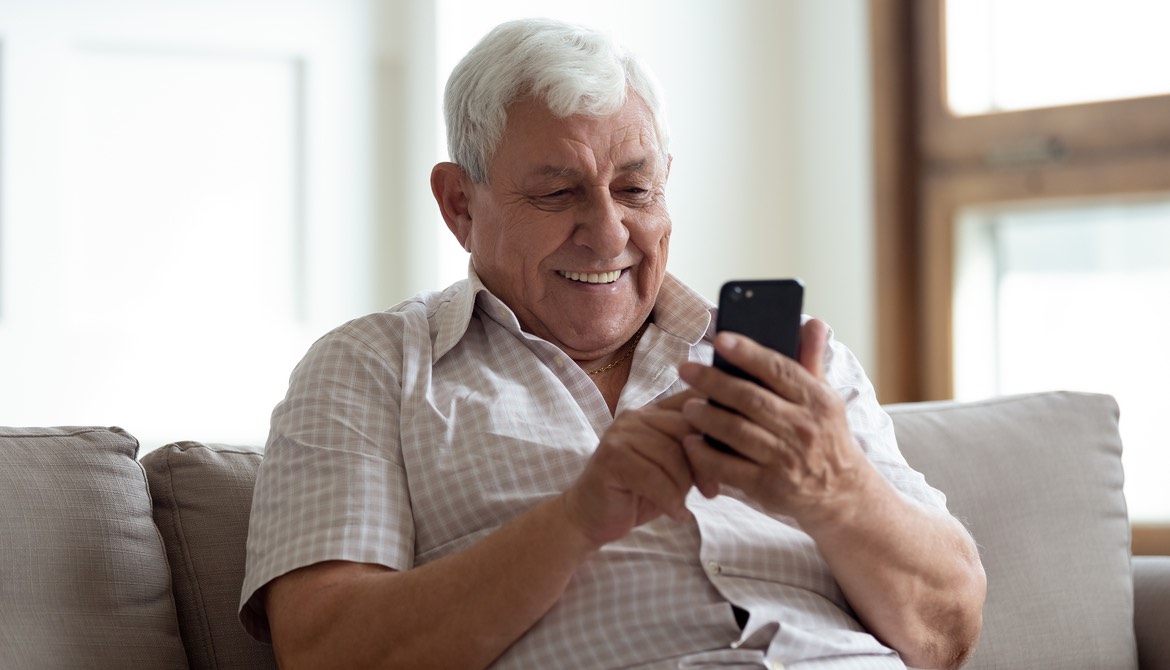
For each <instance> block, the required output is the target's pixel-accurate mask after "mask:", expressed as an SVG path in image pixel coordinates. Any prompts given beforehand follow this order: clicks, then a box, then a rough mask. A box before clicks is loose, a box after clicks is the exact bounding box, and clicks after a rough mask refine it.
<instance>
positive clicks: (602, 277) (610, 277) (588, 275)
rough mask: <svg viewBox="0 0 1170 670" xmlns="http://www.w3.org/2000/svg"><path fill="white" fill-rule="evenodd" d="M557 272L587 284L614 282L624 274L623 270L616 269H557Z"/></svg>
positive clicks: (566, 277)
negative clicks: (604, 270)
mask: <svg viewBox="0 0 1170 670" xmlns="http://www.w3.org/2000/svg"><path fill="white" fill-rule="evenodd" d="M557 274H559V275H560V276H562V277H564V278H565V279H571V280H573V281H579V282H584V283H586V284H612V283H613V282H615V281H617V279H618V277H620V276H622V271H621V270H614V271H612V272H565V271H564V270H557Z"/></svg>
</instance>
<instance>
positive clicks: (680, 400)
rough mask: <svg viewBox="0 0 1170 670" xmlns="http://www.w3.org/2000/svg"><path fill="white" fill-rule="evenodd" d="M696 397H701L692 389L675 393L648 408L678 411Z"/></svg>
mask: <svg viewBox="0 0 1170 670" xmlns="http://www.w3.org/2000/svg"><path fill="white" fill-rule="evenodd" d="M684 365H686V364H685V363H684ZM696 365H700V366H701V364H696ZM698 397H701V396H700V394H699V393H698V392H697V391H695V390H694V389H686V390H684V391H680V392H678V393H675V394H674V395H672V396H670V397H668V398H663V399H662V400H659V401H657V402H655V403H653V404H651V405H650V407H655V408H658V409H664V410H674V411H678V410H680V409H682V406H683V405H684V404H686V402H687V401H688V400H690V399H691V398H698Z"/></svg>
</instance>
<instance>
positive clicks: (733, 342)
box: [715, 333, 739, 350]
mask: <svg viewBox="0 0 1170 670" xmlns="http://www.w3.org/2000/svg"><path fill="white" fill-rule="evenodd" d="M715 340H716V342H715V343H716V344H718V345H719V347H720V348H722V349H728V350H731V349H734V348H735V347H736V346H737V345H738V344H739V340H738V338H736V337H735V336H734V335H732V334H731V333H719V334H718V335H716V336H715Z"/></svg>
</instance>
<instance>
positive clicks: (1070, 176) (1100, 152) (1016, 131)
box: [870, 0, 1170, 554]
mask: <svg viewBox="0 0 1170 670" xmlns="http://www.w3.org/2000/svg"><path fill="white" fill-rule="evenodd" d="M870 38H871V53H872V56H873V58H872V73H871V74H872V81H873V130H874V134H873V137H874V147H873V152H874V154H873V155H874V159H873V160H874V163H873V165H874V174H875V182H874V208H875V211H874V216H875V237H874V239H875V240H876V244H875V255H876V258H875V263H876V269H877V293H876V296H875V297H876V306H877V310H876V312H877V314H878V320H877V324H876V338H877V339H876V351H877V356H878V361H877V367H876V370H877V391H878V397H879V398H880V399H881V400H882V402H910V401H920V400H935V399H946V398H951V397H953V374H954V373H953V366H952V345H951V342H952V325H951V324H952V302H951V294H952V287H953V272H954V264H953V256H954V236H953V221H954V220H955V217H956V215H957V214H958V213H959V212H960V211H962V210H963V209H964V208H967V207H970V206H976V205H987V204H993V203H994V204H1001V203H1013V202H1025V201H1035V200H1051V201H1058V200H1076V199H1083V198H1092V197H1102V196H1114V195H1116V196H1125V195H1136V194H1141V193H1158V192H1161V193H1167V192H1170V95H1162V96H1153V97H1147V98H1136V99H1130V100H1115V101H1108V102H1097V103H1087V104H1079V105H1068V106H1062V107H1052V108H1045V109H1034V110H1022V111H1013V112H1000V113H993V114H985V115H977V116H962V117H960V116H955V115H953V114H951V113H950V112H949V111H948V110H947V108H946V103H945V97H944V95H945V90H946V89H945V86H946V82H945V72H944V71H943V67H942V63H943V59H942V53H943V40H944V30H943V0H870ZM1133 550H1134V553H1136V554H1170V525H1135V527H1134V528H1133Z"/></svg>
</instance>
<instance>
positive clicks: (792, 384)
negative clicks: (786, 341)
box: [703, 332, 815, 404]
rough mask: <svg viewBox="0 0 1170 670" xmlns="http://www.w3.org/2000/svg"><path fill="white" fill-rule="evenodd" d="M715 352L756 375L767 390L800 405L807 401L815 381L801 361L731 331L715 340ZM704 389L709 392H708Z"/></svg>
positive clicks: (721, 334)
mask: <svg viewBox="0 0 1170 670" xmlns="http://www.w3.org/2000/svg"><path fill="white" fill-rule="evenodd" d="M813 348H815V346H814V347H813ZM715 350H716V351H717V352H719V355H721V356H722V357H723V358H725V359H726V360H727V361H728V362H730V363H731V364H733V365H735V366H737V367H739V368H740V369H741V370H743V371H745V372H747V373H749V374H751V375H753V376H755V377H756V378H757V379H759V380H760V382H761V383H762V384H763V385H764V386H765V387H766V388H768V389H771V390H772V391H774V392H775V393H777V394H779V395H780V396H782V397H783V398H786V399H788V400H791V401H792V402H795V403H798V404H799V403H803V402H804V400H805V399H806V398H807V394H808V385H809V383H810V382H812V379H811V378H810V375H809V372H808V370H805V369H804V368H802V367H801V365H800V363H799V362H798V361H795V360H793V359H791V358H789V357H787V356H785V355H784V354H781V353H780V352H778V351H775V350H774V349H769V348H768V347H765V346H764V345H762V344H759V343H758V342H755V341H754V340H752V339H750V338H747V337H744V336H743V335H739V334H737V333H730V332H723V333H720V334H719V335H717V336H716V337H715ZM703 390H705V391H708V392H709V389H706V388H704V389H703ZM720 402H722V401H720Z"/></svg>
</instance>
